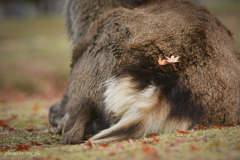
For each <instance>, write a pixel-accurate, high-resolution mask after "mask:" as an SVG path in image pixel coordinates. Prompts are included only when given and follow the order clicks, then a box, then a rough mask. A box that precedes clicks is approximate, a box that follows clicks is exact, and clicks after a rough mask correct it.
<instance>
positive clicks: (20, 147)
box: [15, 144, 31, 152]
mask: <svg viewBox="0 0 240 160" xmlns="http://www.w3.org/2000/svg"><path fill="white" fill-rule="evenodd" d="M16 146H17V149H16V150H15V152H16V151H19V152H22V151H29V148H31V146H30V145H21V144H16Z"/></svg>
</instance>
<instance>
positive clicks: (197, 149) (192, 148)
mask: <svg viewBox="0 0 240 160" xmlns="http://www.w3.org/2000/svg"><path fill="white" fill-rule="evenodd" d="M190 149H191V151H200V150H202V147H195V146H193V145H190Z"/></svg>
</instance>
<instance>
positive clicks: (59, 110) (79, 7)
mask: <svg viewBox="0 0 240 160" xmlns="http://www.w3.org/2000/svg"><path fill="white" fill-rule="evenodd" d="M161 1H166V0H104V1H98V0H64V9H63V11H64V16H65V25H66V29H67V32H68V34H69V36H70V37H71V38H72V40H73V45H77V44H78V42H79V41H81V40H82V39H83V37H84V35H85V34H86V32H87V30H88V28H89V26H90V24H91V23H92V22H94V21H96V20H97V19H99V17H100V16H101V15H102V14H104V13H106V12H108V11H110V10H113V9H115V8H119V7H124V8H128V9H133V8H136V7H141V6H144V5H146V4H151V3H153V2H161ZM75 59H78V57H76V58H75ZM67 101H68V94H67V93H65V94H64V95H63V98H62V100H61V101H60V102H57V103H55V104H53V105H52V106H51V108H50V110H49V122H50V123H51V124H52V125H53V126H57V125H58V124H59V122H60V121H61V119H62V118H63V116H64V115H65V114H66V104H67Z"/></svg>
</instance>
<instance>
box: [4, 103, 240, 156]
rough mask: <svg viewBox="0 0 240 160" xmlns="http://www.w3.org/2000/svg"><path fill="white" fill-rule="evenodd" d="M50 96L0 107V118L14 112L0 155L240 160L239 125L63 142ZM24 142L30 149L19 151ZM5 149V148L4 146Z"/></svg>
mask: <svg viewBox="0 0 240 160" xmlns="http://www.w3.org/2000/svg"><path fill="white" fill-rule="evenodd" d="M55 101H57V100H56V99H54V100H38V99H36V100H29V101H26V102H22V103H4V104H1V105H0V117H1V119H0V120H7V119H9V118H11V117H12V115H14V116H13V117H14V118H12V120H11V121H9V123H8V126H9V127H10V128H12V129H11V130H12V131H9V129H8V128H6V129H3V127H0V157H1V159H24V160H25V159H59V160H60V159H82V160H88V159H93V160H99V159H104V160H105V159H116V160H117V159H126V160H128V159H129V160H145V159H168V160H175V159H189V160H192V159H194V160H195V159H197V160H206V159H212V160H219V159H221V160H224V159H230V160H231V159H232V160H235V159H239V158H240V126H232V127H228V128H223V129H215V128H213V127H209V128H208V129H203V130H197V131H194V130H192V131H190V133H189V134H184V135H183V134H180V133H172V134H167V133H165V134H161V135H159V136H155V137H154V138H153V137H150V138H144V139H136V140H129V141H123V142H112V143H109V144H105V146H101V145H93V146H92V147H90V145H86V144H79V145H64V144H63V143H62V139H61V137H60V136H59V135H55V131H56V128H52V127H51V126H50V124H49V123H48V118H47V114H48V109H49V106H50V105H51V104H52V103H54V102H55ZM19 145H20V146H28V147H29V148H28V150H24V149H23V150H22V151H20V152H19V151H18V150H19ZM6 148H9V149H8V150H7V151H4V149H6Z"/></svg>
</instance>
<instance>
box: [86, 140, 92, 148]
mask: <svg viewBox="0 0 240 160" xmlns="http://www.w3.org/2000/svg"><path fill="white" fill-rule="evenodd" d="M87 145H88V146H89V147H90V148H92V142H91V141H90V140H88V141H87Z"/></svg>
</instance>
